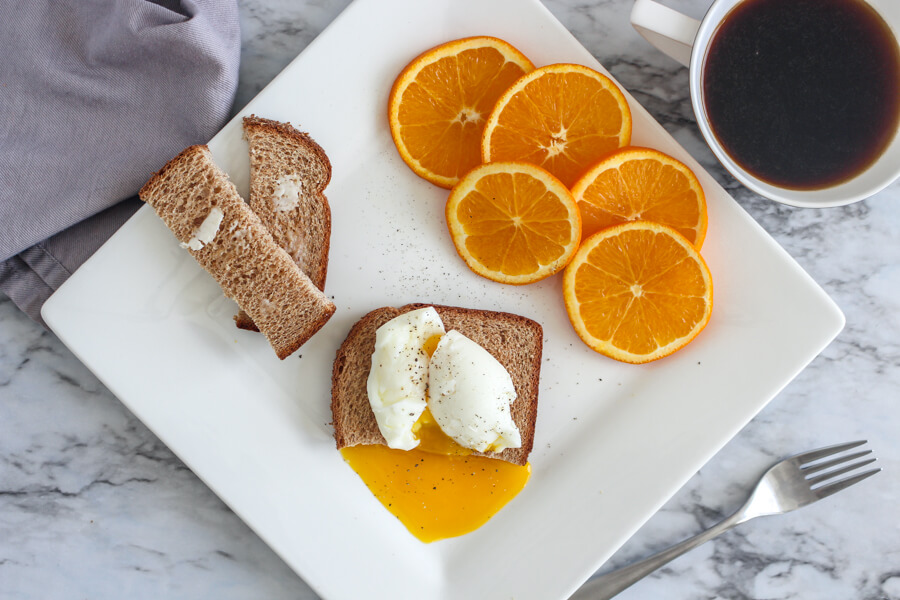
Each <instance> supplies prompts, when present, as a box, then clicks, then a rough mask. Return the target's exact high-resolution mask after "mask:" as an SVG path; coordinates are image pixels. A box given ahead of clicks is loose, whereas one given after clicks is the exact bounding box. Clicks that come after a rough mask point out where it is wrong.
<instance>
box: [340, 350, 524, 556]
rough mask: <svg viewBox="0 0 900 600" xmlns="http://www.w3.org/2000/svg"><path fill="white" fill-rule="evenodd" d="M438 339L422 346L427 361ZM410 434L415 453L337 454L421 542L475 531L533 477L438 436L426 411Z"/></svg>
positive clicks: (377, 448)
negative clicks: (415, 444) (473, 453)
mask: <svg viewBox="0 0 900 600" xmlns="http://www.w3.org/2000/svg"><path fill="white" fill-rule="evenodd" d="M440 337H441V336H439V335H436V336H433V337H431V338H429V339H428V340H426V342H425V344H424V346H423V349H424V350H425V352H426V353H427V354H428V355H429V356H431V354H432V353H433V352H434V349H435V348H436V347H437V343H438V341H439V340H440ZM413 433H414V435H415V436H416V439H418V440H419V445H418V447H416V448H414V449H413V450H408V451H406V450H395V449H392V448H388V447H387V446H381V445H370V446H351V447H346V448H343V449H341V454H342V455H343V457H344V460H345V461H347V463H348V464H349V465H350V466H351V467H352V468H353V470H354V471H356V473H357V474H358V475H359V476H360V478H361V479H362V480H363V482H364V483H365V484H366V486H367V487H368V488H369V490H370V491H371V492H372V493H373V494H374V495H375V497H376V498H378V500H379V501H380V502H381V503H382V504H383V505H384V507H385V508H386V509H387V510H388V511H389V512H390V513H391V514H393V515H394V516H395V517H397V518H398V519H399V520H400V522H401V523H403V525H404V526H405V527H406V528H407V529H408V530H409V531H410V533H412V534H413V535H414V536H416V537H417V538H418V539H420V540H421V541H423V542H434V541H437V540H442V539H445V538H450V537H456V536H460V535H463V534H466V533H469V532H471V531H474V530H476V529H478V528H479V527H481V526H482V525H484V524H485V523H486V522H487V521H488V519H490V518H491V517H492V516H494V515H495V514H497V512H499V511H500V509H501V508H503V507H504V506H505V505H506V504H507V503H508V502H509V501H510V500H512V499H513V498H514V497H515V496H516V495H517V494H518V493H519V492H520V491H522V488H524V487H525V484H526V483H527V482H528V477H529V475H531V467H530V466H529V465H527V464H526V465H524V466H519V465H515V464H512V463H509V462H506V461H504V460H499V459H495V458H488V457H486V456H472V450H470V449H468V448H466V447H464V446H460V445H459V444H457V443H456V442H455V441H453V439H451V438H450V437H449V436H447V435H446V434H445V433H444V432H443V431H442V430H441V428H440V427H439V426H438V424H437V422H436V421H435V420H434V417H433V416H432V415H431V411H429V410H428V409H425V412H424V413H422V416H421V417H419V419H418V421H416V424H415V425H414V426H413Z"/></svg>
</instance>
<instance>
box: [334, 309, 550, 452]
mask: <svg viewBox="0 0 900 600" xmlns="http://www.w3.org/2000/svg"><path fill="white" fill-rule="evenodd" d="M428 306H433V307H434V308H435V310H437V312H438V314H439V315H440V316H441V319H442V320H443V321H444V326H445V328H446V329H447V330H448V331H449V330H451V329H456V330H457V331H459V332H460V333H462V334H463V335H465V336H467V337H469V338H471V339H472V340H474V341H475V342H477V343H479V344H480V345H481V346H482V347H484V348H485V349H486V350H487V351H488V352H490V353H491V354H492V355H493V356H494V358H496V359H497V360H498V361H499V362H500V364H502V365H503V366H504V367H505V368H506V370H507V371H508V372H509V374H510V377H511V378H512V380H513V386H514V387H515V389H516V400H515V402H513V403H512V404H511V405H510V413H511V415H512V418H513V421H514V422H515V424H516V426H517V427H518V428H519V432H520V433H521V434H522V447H521V448H507V449H506V450H503V451H502V452H486V453H480V452H475V453H474V454H476V455H480V456H488V457H491V458H499V459H502V460H505V461H507V462H511V463H514V464H518V465H524V464H525V463H527V462H528V455H529V454H530V453H531V450H532V448H533V446H534V428H535V422H536V419H537V407H538V389H539V383H540V371H541V352H542V349H543V329H542V328H541V326H540V324H538V323H537V322H536V321H533V320H531V319H528V318H526V317H522V316H519V315H514V314H511V313H504V312H493V311H486V310H478V309H468V308H459V307H453V306H441V305H436V304H407V305H406V306H402V307H400V308H393V307H384V308H379V309H376V310H373V311H371V312H370V313H368V314H366V315H365V316H364V317H362V319H360V320H359V321H357V322H356V324H354V325H353V327H352V328H351V329H350V332H349V333H348V334H347V338H346V339H345V340H344V342H343V343H342V344H341V346H340V348H339V349H338V351H337V356H336V357H335V360H334V367H333V369H332V377H331V411H332V416H333V424H334V438H335V442H336V444H337V447H338V449H340V448H344V447H346V446H356V445H360V444H386V441H385V439H384V436H382V435H381V432H380V431H379V429H378V423H377V422H376V421H375V415H374V414H373V413H372V409H371V407H370V405H369V397H368V393H367V391H366V381H367V379H368V376H369V370H370V368H371V365H372V352H374V350H375V331H376V330H377V329H378V328H379V327H381V325H383V324H384V323H386V322H388V321H390V320H391V319H393V318H394V317H396V316H398V315H401V314H403V313H406V312H409V311H412V310H416V309H419V308H425V307H428Z"/></svg>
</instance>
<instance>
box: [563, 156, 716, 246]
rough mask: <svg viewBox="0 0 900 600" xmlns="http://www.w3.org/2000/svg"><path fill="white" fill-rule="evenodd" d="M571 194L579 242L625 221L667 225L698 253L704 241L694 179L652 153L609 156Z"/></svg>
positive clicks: (702, 206) (701, 200)
mask: <svg viewBox="0 0 900 600" xmlns="http://www.w3.org/2000/svg"><path fill="white" fill-rule="evenodd" d="M572 195H573V196H574V197H575V201H576V202H578V209H579V210H580V211H581V220H582V231H581V235H582V237H584V238H587V237H590V236H591V235H593V234H595V233H596V232H598V231H600V230H601V229H605V228H607V227H612V226H613V225H619V224H620V223H624V222H626V221H653V222H655V223H660V224H662V225H668V226H669V227H672V228H673V229H675V230H676V231H678V233H680V234H681V235H683V236H684V237H686V238H687V239H688V241H689V242H691V243H692V244H693V245H694V246H695V247H696V248H698V249H699V248H701V247H702V246H703V240H704V239H705V238H706V227H707V217H706V198H705V196H704V194H703V188H702V187H700V182H699V181H698V180H697V176H696V175H694V173H693V171H691V170H690V169H689V168H688V167H686V166H685V165H684V164H682V163H681V162H679V161H677V160H675V159H674V158H672V157H671V156H668V155H666V154H663V153H662V152H659V151H657V150H651V149H649V148H623V149H622V150H619V151H618V152H615V153H613V154H612V155H611V156H608V157H607V158H605V159H603V160H601V161H600V162H599V163H597V164H595V165H594V166H593V167H591V168H590V169H589V170H588V172H587V173H585V174H584V175H583V176H582V177H581V178H580V179H579V180H578V181H576V182H575V184H574V185H573V186H572Z"/></svg>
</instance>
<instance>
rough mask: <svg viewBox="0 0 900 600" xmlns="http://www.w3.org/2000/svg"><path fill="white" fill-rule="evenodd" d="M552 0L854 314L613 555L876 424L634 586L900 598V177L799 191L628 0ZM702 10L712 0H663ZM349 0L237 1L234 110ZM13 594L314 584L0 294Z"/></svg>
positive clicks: (307, 595)
mask: <svg viewBox="0 0 900 600" xmlns="http://www.w3.org/2000/svg"><path fill="white" fill-rule="evenodd" d="M545 3H546V5H547V7H548V8H549V9H550V10H551V11H552V12H553V13H554V14H555V15H556V16H557V18H559V19H560V21H562V23H563V24H564V25H565V26H566V27H567V28H569V30H571V31H572V33H573V34H574V35H575V37H576V38H578V39H579V40H580V41H581V42H582V44H584V46H586V47H587V48H588V50H590V51H591V53H592V54H593V55H594V56H595V57H597V59H599V60H600V62H601V63H602V64H604V65H605V66H606V67H607V68H608V69H609V70H610V71H611V72H612V74H613V75H614V76H615V77H616V78H617V79H618V81H619V82H620V83H621V84H622V85H623V86H624V87H625V88H627V89H628V90H629V91H630V92H631V93H632V94H633V95H634V96H635V97H636V98H637V100H638V101H639V102H640V103H641V104H643V105H644V106H645V107H646V108H647V109H648V110H649V111H650V112H651V113H652V114H653V115H654V116H655V117H656V118H657V119H658V120H659V121H660V122H661V123H662V124H663V125H664V126H665V128H666V129H667V130H668V131H669V132H670V133H672V135H674V136H675V138H676V139H677V140H678V141H679V142H680V143H681V144H682V145H683V146H684V147H685V148H686V149H687V150H688V151H689V152H690V153H691V154H692V155H693V156H694V157H696V158H697V159H698V160H699V161H700V162H701V163H702V164H703V165H704V167H706V168H707V169H708V170H709V171H710V172H711V173H712V174H713V175H714V176H715V178H716V179H717V180H718V181H719V182H720V183H721V184H722V185H723V186H724V187H725V188H726V189H727V190H728V191H729V192H730V193H731V194H732V195H733V196H734V197H735V199H736V200H737V201H738V202H739V203H740V204H741V205H742V206H743V207H744V208H745V209H746V210H747V211H748V212H749V213H750V214H751V215H752V216H753V217H754V218H755V219H756V220H757V221H758V222H759V223H760V224H761V225H762V226H763V227H764V228H765V229H766V230H767V231H768V232H769V233H770V234H771V235H772V236H774V237H775V239H776V240H777V241H778V242H779V243H780V244H781V245H783V246H784V247H785V248H786V249H787V251H788V252H789V253H790V254H791V255H792V256H793V257H794V258H795V259H796V260H797V261H798V262H799V263H800V265H801V266H802V267H803V268H804V269H806V270H807V272H809V274H810V275H811V276H812V277H813V278H814V279H815V280H816V281H817V282H818V283H819V284H820V285H821V286H822V287H824V289H825V290H826V291H827V292H828V293H829V294H830V295H831V296H832V297H833V298H834V299H835V300H836V302H837V303H838V304H839V305H840V307H841V309H842V310H843V311H844V313H845V314H846V317H847V326H846V328H845V330H844V331H843V332H842V333H841V334H840V335H839V336H838V338H837V340H836V341H835V342H833V343H832V344H831V345H830V346H829V347H828V348H827V349H826V350H825V351H824V352H823V354H822V355H821V356H819V357H818V358H817V359H816V360H815V361H814V362H813V363H812V364H811V365H810V366H809V367H808V368H807V369H806V370H805V371H803V372H802V373H801V374H800V376H799V377H798V378H797V379H796V380H795V381H793V382H792V383H791V384H790V385H788V386H787V387H786V389H784V390H783V391H782V392H781V393H780V394H779V395H778V396H777V397H776V398H775V399H774V400H773V401H772V402H771V403H770V404H769V405H768V407H766V408H765V409H764V410H763V411H762V412H761V413H760V414H759V415H758V416H757V417H756V418H755V419H753V421H752V422H751V423H750V424H749V425H747V426H746V427H745V428H744V429H743V430H742V431H741V432H740V433H739V434H738V435H737V436H736V437H735V438H734V439H733V440H732V441H731V442H730V443H729V444H727V445H726V446H725V447H724V448H723V449H722V450H721V451H720V452H719V453H718V454H717V455H716V456H715V457H714V458H713V459H712V460H711V461H710V462H709V463H708V464H707V465H706V466H705V467H704V468H703V469H701V470H700V472H699V473H698V474H697V475H696V476H695V477H694V478H693V479H691V480H690V482H689V483H688V484H687V485H686V486H685V487H684V488H683V489H682V490H681V491H679V492H678V493H677V494H676V495H675V496H674V497H673V498H672V499H671V500H670V501H669V502H668V503H667V504H666V505H665V506H664V507H663V509H662V510H661V511H660V512H659V513H658V514H656V515H655V516H654V517H653V518H652V519H651V520H650V521H649V522H648V523H647V524H646V525H645V526H644V527H643V528H642V529H641V530H640V531H639V532H638V534H637V535H635V536H634V538H632V539H631V540H630V541H629V542H628V543H627V544H626V545H625V546H624V547H623V548H622V549H621V550H620V551H619V552H618V553H617V554H616V555H615V556H614V557H613V558H612V559H611V560H610V561H609V563H608V564H607V565H604V567H603V568H602V569H601V571H606V570H610V569H611V568H613V567H615V566H622V565H625V564H627V563H629V562H631V561H633V560H635V559H638V558H640V557H642V556H644V555H646V554H648V553H651V552H653V551H655V550H659V549H662V548H663V547H665V546H667V545H669V544H670V543H674V542H676V541H679V540H680V539H682V538H684V537H687V536H689V535H691V534H693V533H696V532H697V531H699V530H700V529H702V528H705V527H707V526H709V525H711V524H713V523H714V522H716V521H717V520H718V519H720V518H721V517H723V516H725V515H726V514H728V513H729V511H731V510H734V509H736V508H737V507H738V506H739V505H740V503H741V502H742V501H743V499H744V498H745V496H746V494H747V493H748V491H749V489H750V486H751V485H752V483H753V482H754V480H755V478H756V477H757V476H758V475H759V474H761V473H762V471H763V470H764V469H765V468H766V466H767V465H769V464H770V463H771V462H773V461H774V460H775V459H777V458H778V457H781V456H783V455H787V454H792V453H795V452H798V451H802V450H805V449H808V448H813V447H817V446H822V445H827V444H830V443H834V442H839V441H845V440H853V439H862V438H866V439H868V440H870V446H871V447H872V448H873V449H874V450H875V451H876V454H877V456H878V458H879V465H880V466H881V467H882V468H883V469H884V472H883V473H881V474H879V475H878V476H877V477H875V478H874V479H871V480H869V481H867V482H865V483H863V484H861V485H859V486H857V487H856V488H853V489H852V490H849V491H847V492H843V493H841V494H839V495H837V496H834V497H832V498H829V499H828V500H826V501H823V502H821V503H818V504H816V505H814V506H811V507H808V508H805V509H803V510H801V511H797V512H794V513H791V514H789V515H785V516H780V517H772V518H768V519H759V520H756V521H753V522H750V523H746V524H744V525H742V526H740V527H739V528H738V529H737V530H735V531H732V532H730V533H728V534H725V535H724V536H722V537H720V538H718V539H716V540H715V541H713V542H711V543H708V544H706V545H704V546H702V547H700V548H699V549H697V550H694V551H693V552H692V553H690V554H688V555H686V556H684V557H682V558H680V559H678V560H677V561H675V562H673V563H671V564H670V565H669V566H667V567H665V568H664V569H662V570H660V571H659V572H657V573H655V574H654V575H653V576H651V577H649V578H647V579H645V580H643V581H642V582H640V583H638V584H637V585H636V586H634V587H633V588H631V589H629V590H627V591H626V592H624V593H623V594H622V595H621V596H620V597H621V598H623V599H628V598H631V599H637V598H647V597H649V598H669V599H678V598H731V599H743V598H754V599H760V600H761V599H767V600H772V599H783V598H835V599H838V598H873V599H874V598H878V599H900V519H898V511H897V506H898V505H900V477H898V475H897V473H898V472H900V440H898V435H897V433H898V431H900V407H898V397H897V391H898V389H900V244H898V243H897V235H898V232H900V183H895V184H894V185H892V186H891V187H889V188H888V189H887V190H885V191H883V192H881V193H880V194H878V195H877V196H875V197H873V198H870V199H869V200H867V201H864V202H861V203H858V204H855V205H852V206H849V207H845V208H837V209H827V210H808V209H792V208H788V207H784V206H780V205H777V204H774V203H772V202H769V201H767V200H764V199H762V198H760V197H758V196H756V195H755V194H753V193H751V192H749V191H748V190H746V189H745V188H743V187H742V186H740V185H739V184H737V183H736V182H735V181H734V179H733V178H732V177H730V176H729V175H728V174H727V173H726V172H725V171H724V170H723V169H722V168H721V167H720V166H719V164H718V163H717V162H716V161H715V159H714V158H713V156H712V154H711V152H710V151H709V150H708V148H707V147H706V146H705V145H704V143H703V141H702V138H701V136H700V134H699V131H698V129H697V127H696V125H695V122H694V116H693V113H692V111H691V107H690V102H689V99H688V93H687V71H686V69H683V68H681V67H680V66H679V65H677V64H676V63H675V62H673V61H671V60H670V59H668V58H666V57H665V56H663V55H661V54H659V53H658V52H656V51H655V50H653V49H652V48H651V47H650V46H649V45H647V44H646V43H645V42H644V41H643V40H642V39H641V38H640V37H639V36H637V34H636V33H635V32H634V31H633V30H632V29H631V27H630V26H629V23H628V13H629V11H630V8H631V2H630V1H629V0H545ZM666 3H667V4H669V5H670V6H672V7H674V8H678V9H680V10H682V11H684V12H686V13H687V14H689V15H691V16H694V17H698V18H699V17H700V16H702V14H703V12H704V9H705V7H706V5H707V4H708V0H669V1H667V2H666ZM347 4H348V0H300V1H296V2H295V1H292V0H244V1H242V2H241V6H240V10H241V20H242V29H243V32H242V39H243V48H242V65H241V79H240V86H239V90H238V95H237V101H236V104H235V106H236V108H239V107H241V106H243V105H244V104H245V103H246V102H247V101H248V100H250V99H251V98H252V97H253V96H254V95H255V94H256V93H257V92H258V91H259V90H260V89H261V88H262V87H263V86H264V85H265V84H266V83H267V82H268V81H269V80H270V79H271V78H272V77H274V76H275V75H276V74H277V73H278V72H279V71H280V70H281V69H282V68H283V67H284V66H285V65H286V64H287V63H288V62H289V61H290V60H291V59H292V58H293V57H294V56H296V55H297V54H298V53H299V52H300V51H301V50H303V48H304V47H305V46H306V45H307V44H308V43H309V42H310V41H311V40H312V39H313V38H314V37H315V36H316V35H317V34H318V33H319V32H320V31H321V30H322V29H323V28H324V27H325V26H327V25H328V23H330V22H331V21H332V20H333V19H334V18H335V17H336V16H337V15H338V14H339V13H340V12H341V10H342V9H343V8H344V7H345V6H346V5H347ZM0 597H2V598H4V599H6V598H15V599H42V600H43V599H48V598H91V599H101V598H122V597H129V598H190V599H199V598H216V599H219V600H226V599H232V598H234V599H237V598H242V599H243V598H267V599H270V600H277V599H280V598H284V599H287V598H292V599H298V598H299V599H313V598H317V596H316V595H315V593H314V592H313V591H312V590H311V589H310V588H309V587H308V586H307V585H306V584H305V583H304V582H303V581H302V580H301V579H300V578H299V577H297V576H296V575H295V574H294V573H293V572H292V571H291V570H290V569H289V568H288V567H287V566H286V565H285V564H284V563H283V562H282V561H281V560H280V559H279V558H278V557H277V556H276V555H275V554H274V553H273V552H272V551H271V550H270V549H269V548H268V547H267V546H266V545H265V544H263V542H262V541H260V539H259V538H258V537H256V535H255V534H253V532H251V531H250V530H249V529H248V528H247V527H246V526H245V525H244V524H243V523H242V522H241V521H240V520H239V519H238V518H237V517H236V516H235V515H234V514H233V513H232V512H231V511H230V510H229V509H228V508H227V507H226V506H225V505H224V504H223V503H222V502H221V501H220V500H219V499H218V498H217V497H216V496H215V495H214V494H213V493H212V492H211V491H210V490H209V489H208V488H207V487H206V486H205V485H204V484H203V483H202V482H201V481H200V480H199V479H198V478H197V477H196V476H195V475H194V474H193V473H192V472H191V471H190V470H188V469H187V467H185V465H184V464H183V463H182V462H181V461H180V460H179V459H178V458H176V457H175V456H174V455H173V454H172V453H171V452H170V451H169V450H168V449H167V448H166V447H165V445H163V444H162V443H161V442H160V441H159V439H157V438H156V437H155V436H154V435H153V434H152V433H150V432H149V431H148V430H147V429H146V428H145V427H144V426H143V425H142V424H141V423H140V422H139V421H138V420H137V419H136V418H135V417H134V416H133V415H132V414H130V413H129V411H128V410H127V409H125V407H124V406H123V405H122V404H121V403H120V402H119V401H118V400H117V399H116V398H115V397H114V396H112V394H110V392H109V391H108V390H106V389H105V388H104V387H103V385H102V384H101V383H100V382H99V381H98V380H97V379H96V378H95V377H94V376H93V375H92V374H91V373H90V372H89V371H88V370H87V369H86V368H85V367H84V366H83V365H81V363H80V362H79V361H78V360H77V359H76V358H75V357H74V356H73V355H72V354H71V353H70V352H69V351H68V350H67V349H66V348H65V347H64V346H63V345H62V344H61V343H60V341H59V340H58V339H57V338H56V337H55V336H54V335H53V334H52V333H50V332H48V331H46V330H44V329H43V328H41V327H40V326H39V325H36V324H35V323H33V322H31V321H30V320H29V319H28V318H27V317H26V316H25V315H24V314H23V313H20V312H19V311H18V309H16V308H15V306H14V305H13V304H12V303H11V302H10V301H9V300H8V299H6V298H0Z"/></svg>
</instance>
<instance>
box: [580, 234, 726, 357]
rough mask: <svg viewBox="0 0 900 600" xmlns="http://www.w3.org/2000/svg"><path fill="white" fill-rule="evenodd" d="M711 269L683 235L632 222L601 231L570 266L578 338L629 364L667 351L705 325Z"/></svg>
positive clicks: (587, 243)
mask: <svg viewBox="0 0 900 600" xmlns="http://www.w3.org/2000/svg"><path fill="white" fill-rule="evenodd" d="M712 293H713V285H712V278H711V277H710V274H709V269H708V268H707V266H706V263H705V262H704V261H703V258H702V257H701V256H700V253H699V252H697V249H696V248H695V247H694V246H693V245H692V244H691V243H690V242H689V241H687V240H686V239H685V238H684V236H682V235H681V234H680V233H678V232H677V231H675V230H674V229H672V228H671V227H666V226H665V225H660V224H658V223H651V222H649V221H631V222H628V223H623V224H622V225H617V226H615V227H611V228H609V229H604V230H602V231H600V232H599V233H595V234H594V235H592V236H591V237H589V238H588V239H586V240H585V241H584V243H582V245H581V248H579V250H578V253H577V254H576V255H575V257H574V258H573V259H572V262H571V263H570V264H569V266H568V268H566V272H565V276H564V277H563V297H564V299H565V303H566V310H567V311H568V313H569V320H570V321H571V322H572V326H573V327H574V328H575V331H576V332H577V333H578V335H579V337H581V339H582V340H583V341H584V343H586V344H587V345H588V346H590V347H591V348H592V349H594V350H596V351H597V352H599V353H601V354H605V355H606V356H609V357H611V358H614V359H616V360H620V361H623V362H629V363H645V362H650V361H651V360H657V359H659V358H662V357H664V356H668V355H670V354H672V353H673V352H675V351H676V350H678V349H679V348H682V347H683V346H684V345H685V344H687V343H688V342H690V341H691V340H693V339H694V338H696V337H697V335H698V334H699V333H700V331H701V330H703V328H704V327H706V324H707V323H708V322H709V317H710V314H711V312H712V306H713V295H712Z"/></svg>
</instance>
